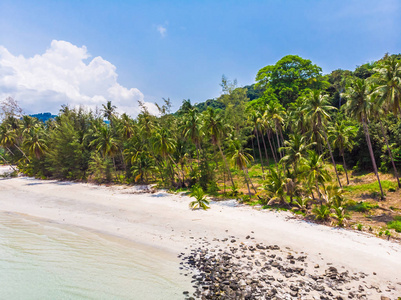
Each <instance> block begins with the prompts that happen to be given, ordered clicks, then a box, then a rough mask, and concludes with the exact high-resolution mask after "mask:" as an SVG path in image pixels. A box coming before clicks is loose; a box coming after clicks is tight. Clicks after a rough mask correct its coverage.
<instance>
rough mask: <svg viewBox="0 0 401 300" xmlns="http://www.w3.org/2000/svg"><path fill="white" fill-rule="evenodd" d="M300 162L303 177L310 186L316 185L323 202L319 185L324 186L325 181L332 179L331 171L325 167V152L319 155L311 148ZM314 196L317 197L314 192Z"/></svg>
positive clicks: (315, 187)
mask: <svg viewBox="0 0 401 300" xmlns="http://www.w3.org/2000/svg"><path fill="white" fill-rule="evenodd" d="M300 164H301V166H300V170H301V172H302V177H303V178H304V180H305V181H306V183H307V185H308V186H310V187H314V189H315V190H316V192H317V193H318V196H319V199H320V201H321V202H322V192H321V188H319V186H320V187H324V184H325V182H327V181H329V180H330V179H331V178H330V174H329V172H328V171H327V170H326V168H325V164H324V159H323V154H321V155H319V154H317V153H316V152H315V151H313V150H309V151H308V157H306V158H303V159H302V160H301V163H300ZM311 192H312V191H311ZM312 198H313V199H315V197H314V195H313V192H312Z"/></svg>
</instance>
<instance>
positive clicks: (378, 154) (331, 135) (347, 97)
mask: <svg viewBox="0 0 401 300" xmlns="http://www.w3.org/2000/svg"><path fill="white" fill-rule="evenodd" d="M221 88H222V93H221V96H220V97H218V98H216V99H209V100H207V101H206V102H203V103H199V104H192V103H191V101H190V100H184V101H183V102H182V106H181V107H180V109H179V110H178V111H177V112H175V113H172V112H171V102H170V100H169V99H163V104H162V105H158V109H159V114H158V115H157V116H155V115H152V114H150V113H149V111H148V110H147V107H146V106H145V105H143V104H142V103H139V105H140V108H141V112H140V114H139V115H138V116H137V117H136V118H135V119H133V118H131V117H130V116H128V115H126V114H122V115H118V114H117V113H116V107H115V106H113V104H112V103H111V102H107V103H105V104H104V105H103V106H102V108H100V109H99V110H97V111H87V110H86V109H85V108H70V107H68V106H63V107H62V108H61V109H60V112H59V114H58V116H57V117H55V118H54V119H50V120H48V121H47V122H46V123H43V122H40V121H39V120H38V119H36V118H34V117H30V116H27V115H23V114H22V113H21V111H20V109H19V108H18V105H17V103H16V102H15V101H14V100H13V99H11V98H9V99H6V100H5V101H3V103H2V107H1V112H2V123H1V125H0V146H1V148H0V155H1V156H0V158H1V159H2V160H3V162H4V163H5V164H13V165H17V166H18V169H19V170H20V171H21V172H23V173H25V174H27V175H29V176H36V177H39V178H57V179H68V180H89V181H96V182H98V183H107V182H115V183H154V184H157V185H158V186H159V187H165V188H170V189H179V188H191V187H194V186H195V190H197V191H198V192H199V191H200V193H201V192H202V191H205V192H206V193H208V194H211V195H215V196H216V197H224V196H228V197H233V196H235V197H238V198H241V199H242V200H243V201H250V200H251V199H255V200H257V201H259V202H260V203H262V204H265V205H271V204H273V203H276V204H277V205H281V206H288V207H290V206H296V207H299V208H300V210H301V211H306V210H307V209H310V208H312V204H314V205H313V210H314V213H315V215H316V216H317V218H321V219H324V218H327V217H328V216H329V215H330V214H331V215H332V216H333V217H334V218H336V220H337V221H338V224H339V225H341V224H342V222H343V220H344V219H345V218H346V211H345V209H344V207H345V206H344V203H343V201H344V197H343V189H342V188H343V187H344V186H347V185H348V184H349V182H350V179H349V177H350V172H351V171H354V172H355V171H361V172H374V174H375V177H376V179H377V183H378V186H377V187H378V189H377V198H378V199H379V200H380V199H382V200H383V199H384V198H385V192H386V191H385V190H384V188H383V186H382V184H381V181H380V174H383V173H387V174H391V175H392V176H394V181H395V182H398V186H400V183H399V180H398V172H397V169H398V168H400V167H401V122H400V118H399V116H400V114H401V107H400V101H401V55H388V54H386V55H385V56H384V57H383V58H382V59H380V60H378V61H375V62H371V63H367V64H364V65H361V66H358V67H357V68H356V69H355V70H354V71H348V70H341V69H338V70H335V71H332V72H331V73H330V74H327V75H323V74H322V69H321V68H320V67H319V66H317V65H316V64H313V63H312V62H311V61H310V60H307V59H303V58H301V57H299V56H296V55H288V56H285V57H283V58H282V59H280V60H279V61H278V62H277V63H276V64H275V65H268V66H265V67H263V68H262V69H260V70H259V71H258V72H257V74H256V82H255V84H253V85H250V86H246V87H238V86H237V83H236V81H235V80H234V81H231V80H229V79H228V78H226V77H224V76H223V78H222V81H221ZM200 198H202V197H201V196H200Z"/></svg>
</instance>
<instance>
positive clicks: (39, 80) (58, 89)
mask: <svg viewBox="0 0 401 300" xmlns="http://www.w3.org/2000/svg"><path fill="white" fill-rule="evenodd" d="M88 58H90V54H89V53H88V51H87V49H86V47H85V46H82V47H78V46H75V45H73V44H71V43H69V42H66V41H55V40H54V41H52V42H51V45H50V48H49V49H47V50H46V52H45V53H43V54H38V55H35V56H33V57H29V58H25V57H24V56H22V55H20V56H15V55H13V54H11V53H10V52H9V51H8V50H7V49H6V48H5V47H3V46H0V100H4V99H5V98H7V97H12V98H14V99H15V100H17V101H18V103H19V104H20V105H21V107H22V108H23V109H24V111H26V112H27V113H36V112H47V111H50V112H57V111H58V110H59V109H60V107H61V105H63V104H64V105H70V106H71V107H76V106H80V105H83V106H86V107H88V108H90V109H95V108H96V107H101V105H102V104H105V103H106V102H107V101H109V100H110V101H112V103H113V105H116V106H117V108H118V109H119V112H120V113H122V112H126V113H127V114H130V115H132V116H135V115H137V114H138V112H139V105H138V101H142V102H144V96H143V94H142V93H141V92H140V91H139V90H138V89H136V88H127V87H124V86H122V85H120V84H119V83H118V81H117V79H118V75H117V72H116V67H115V66H114V65H113V64H112V63H110V62H108V61H107V60H105V59H103V58H102V57H100V56H97V57H95V58H93V59H92V60H90V61H89V62H88V63H86V62H85V61H86V60H87V59H88ZM144 103H145V105H146V106H147V107H148V108H149V111H150V112H153V113H155V112H156V107H155V105H154V104H152V103H147V102H144Z"/></svg>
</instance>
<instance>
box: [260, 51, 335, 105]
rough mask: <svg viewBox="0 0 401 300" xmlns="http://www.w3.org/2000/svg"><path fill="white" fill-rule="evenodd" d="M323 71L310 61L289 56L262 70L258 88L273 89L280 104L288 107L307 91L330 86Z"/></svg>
mask: <svg viewBox="0 0 401 300" xmlns="http://www.w3.org/2000/svg"><path fill="white" fill-rule="evenodd" d="M321 73H322V69H321V68H320V67H318V66H317V65H314V64H312V62H311V61H310V60H308V59H303V58H301V57H299V56H297V55H287V56H284V57H283V58H282V59H280V60H279V61H278V62H277V63H276V64H275V65H270V66H266V67H264V68H262V69H260V70H259V71H258V73H257V75H256V81H257V84H256V87H259V88H263V89H264V90H269V89H271V90H272V91H273V92H274V94H275V95H276V96H277V98H278V99H279V100H280V102H281V103H282V104H283V105H284V106H287V105H288V104H289V103H292V102H294V101H295V100H296V99H297V98H298V96H299V95H300V93H301V92H302V91H303V90H305V89H324V88H326V87H328V86H329V83H328V82H325V81H324V80H323V76H322V75H321Z"/></svg>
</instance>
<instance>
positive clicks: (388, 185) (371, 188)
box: [343, 180, 397, 193]
mask: <svg viewBox="0 0 401 300" xmlns="http://www.w3.org/2000/svg"><path fill="white" fill-rule="evenodd" d="M381 184H382V188H383V190H384V191H388V190H391V191H393V190H394V191H395V190H396V188H397V183H395V182H392V181H390V180H382V181H381ZM343 189H344V191H347V192H360V193H363V192H368V193H374V192H379V191H380V187H379V183H378V182H377V181H375V182H372V183H365V184H355V185H348V186H345V187H344V188H343Z"/></svg>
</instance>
